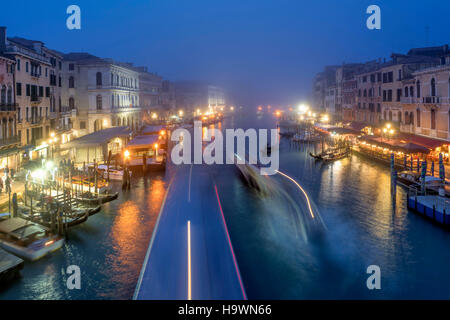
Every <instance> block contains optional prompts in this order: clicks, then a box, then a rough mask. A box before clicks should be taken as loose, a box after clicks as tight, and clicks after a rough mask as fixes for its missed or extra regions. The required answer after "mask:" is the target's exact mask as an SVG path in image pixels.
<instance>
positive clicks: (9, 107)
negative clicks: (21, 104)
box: [0, 103, 17, 111]
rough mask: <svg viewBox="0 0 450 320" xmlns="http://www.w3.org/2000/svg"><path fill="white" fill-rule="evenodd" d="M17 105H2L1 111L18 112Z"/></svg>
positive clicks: (0, 106) (0, 105) (0, 104)
mask: <svg viewBox="0 0 450 320" xmlns="http://www.w3.org/2000/svg"><path fill="white" fill-rule="evenodd" d="M16 107H17V103H0V111H16Z"/></svg>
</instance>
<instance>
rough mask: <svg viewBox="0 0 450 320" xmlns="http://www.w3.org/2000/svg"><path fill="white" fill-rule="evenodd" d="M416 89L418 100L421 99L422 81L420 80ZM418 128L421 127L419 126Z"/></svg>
mask: <svg viewBox="0 0 450 320" xmlns="http://www.w3.org/2000/svg"><path fill="white" fill-rule="evenodd" d="M416 87H417V88H416V93H417V98H420V81H419V80H418V81H417V83H416ZM417 120H418V119H417ZM418 127H420V126H418Z"/></svg>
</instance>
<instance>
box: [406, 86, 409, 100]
mask: <svg viewBox="0 0 450 320" xmlns="http://www.w3.org/2000/svg"><path fill="white" fill-rule="evenodd" d="M408 93H409V92H408V87H405V97H406V98H407V97H408Z"/></svg>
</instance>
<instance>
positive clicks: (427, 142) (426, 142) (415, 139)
mask: <svg viewBox="0 0 450 320" xmlns="http://www.w3.org/2000/svg"><path fill="white" fill-rule="evenodd" d="M398 138H399V139H404V140H407V142H412V143H415V144H418V145H421V146H423V147H426V148H428V149H431V150H434V149H436V148H437V147H441V146H443V145H444V144H450V141H445V140H439V139H433V138H428V137H423V136H418V135H415V134H411V133H401V134H400V136H399V137H398Z"/></svg>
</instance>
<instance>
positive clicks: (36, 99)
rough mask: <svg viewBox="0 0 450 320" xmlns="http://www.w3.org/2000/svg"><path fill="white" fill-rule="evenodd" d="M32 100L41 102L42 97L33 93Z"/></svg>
mask: <svg viewBox="0 0 450 320" xmlns="http://www.w3.org/2000/svg"><path fill="white" fill-rule="evenodd" d="M30 101H31V102H35V103H41V101H42V97H39V96H38V95H32V96H31V97H30Z"/></svg>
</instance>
